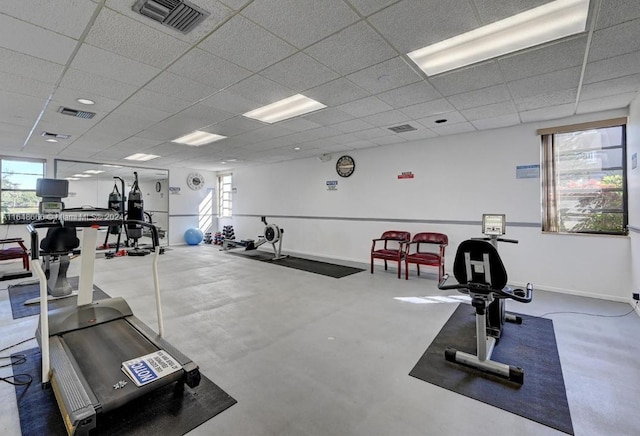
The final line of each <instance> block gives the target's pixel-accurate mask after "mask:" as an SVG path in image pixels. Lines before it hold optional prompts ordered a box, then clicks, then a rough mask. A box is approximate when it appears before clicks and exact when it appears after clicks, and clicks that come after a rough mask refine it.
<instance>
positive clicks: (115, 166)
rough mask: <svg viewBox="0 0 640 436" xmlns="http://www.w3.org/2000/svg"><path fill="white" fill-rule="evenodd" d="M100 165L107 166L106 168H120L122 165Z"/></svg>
mask: <svg viewBox="0 0 640 436" xmlns="http://www.w3.org/2000/svg"><path fill="white" fill-rule="evenodd" d="M100 166H102V167H107V168H122V165H111V164H102V165H100Z"/></svg>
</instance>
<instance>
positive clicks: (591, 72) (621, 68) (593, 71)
mask: <svg viewBox="0 0 640 436" xmlns="http://www.w3.org/2000/svg"><path fill="white" fill-rule="evenodd" d="M638 73H640V51H636V52H633V53H629V54H626V55H621V56H615V57H612V58H608V59H603V60H600V61H595V62H589V63H587V68H586V70H585V73H584V83H594V82H601V81H603V80H609V79H615V78H618V77H624V76H630V75H632V74H638Z"/></svg>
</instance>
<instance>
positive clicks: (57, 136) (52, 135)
mask: <svg viewBox="0 0 640 436" xmlns="http://www.w3.org/2000/svg"><path fill="white" fill-rule="evenodd" d="M41 136H43V137H45V138H55V139H69V138H71V135H63V134H62V133H51V132H42V133H41Z"/></svg>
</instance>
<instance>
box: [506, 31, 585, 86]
mask: <svg viewBox="0 0 640 436" xmlns="http://www.w3.org/2000/svg"><path fill="white" fill-rule="evenodd" d="M586 48H587V36H586V35H580V36H578V37H575V38H571V39H568V40H562V41H560V42H554V43H551V44H546V45H543V46H541V47H533V48H530V49H528V50H524V51H520V52H517V53H515V54H512V55H507V56H505V57H502V58H500V59H498V63H499V64H500V69H501V70H502V72H503V73H504V78H505V80H506V81H513V80H518V79H524V78H525V77H531V76H537V75H540V74H546V73H550V72H552V71H558V70H564V69H567V68H570V67H577V66H582V62H583V61H584V55H585V50H586Z"/></svg>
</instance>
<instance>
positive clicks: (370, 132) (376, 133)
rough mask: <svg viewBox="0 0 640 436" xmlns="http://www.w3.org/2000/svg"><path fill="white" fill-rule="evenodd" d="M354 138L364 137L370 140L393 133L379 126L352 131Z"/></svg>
mask: <svg viewBox="0 0 640 436" xmlns="http://www.w3.org/2000/svg"><path fill="white" fill-rule="evenodd" d="M353 134H354V136H355V137H356V138H359V139H366V140H367V141H371V140H373V139H374V138H381V137H384V136H391V135H393V133H392V132H391V131H390V130H387V129H381V128H380V127H374V128H372V129H366V130H360V131H357V132H354V133H353Z"/></svg>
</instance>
